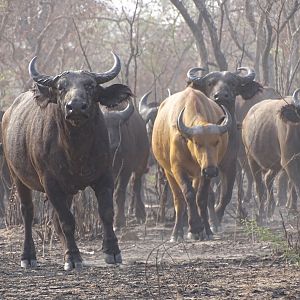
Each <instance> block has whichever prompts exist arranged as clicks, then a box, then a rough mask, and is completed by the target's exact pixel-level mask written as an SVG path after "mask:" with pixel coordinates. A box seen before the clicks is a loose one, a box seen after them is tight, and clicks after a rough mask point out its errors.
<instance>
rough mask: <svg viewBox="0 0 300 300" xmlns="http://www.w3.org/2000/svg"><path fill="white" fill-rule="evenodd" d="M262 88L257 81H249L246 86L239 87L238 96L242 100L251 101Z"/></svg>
mask: <svg viewBox="0 0 300 300" xmlns="http://www.w3.org/2000/svg"><path fill="white" fill-rule="evenodd" d="M262 89H263V86H262V85H261V84H260V83H259V82H257V81H250V82H249V83H247V84H244V85H240V86H239V88H238V91H237V93H238V95H241V96H242V97H243V99H244V100H248V99H251V98H252V97H253V96H254V95H256V94H257V93H258V92H260V91H262Z"/></svg>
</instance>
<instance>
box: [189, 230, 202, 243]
mask: <svg viewBox="0 0 300 300" xmlns="http://www.w3.org/2000/svg"><path fill="white" fill-rule="evenodd" d="M187 239H188V240H194V241H199V240H200V241H203V240H204V234H203V232H202V233H198V232H197V233H192V232H188V234H187Z"/></svg>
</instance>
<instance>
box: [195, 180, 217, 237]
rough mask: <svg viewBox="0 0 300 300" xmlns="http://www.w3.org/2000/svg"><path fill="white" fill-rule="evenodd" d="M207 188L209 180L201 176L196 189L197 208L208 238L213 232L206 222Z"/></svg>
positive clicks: (208, 187)
mask: <svg viewBox="0 0 300 300" xmlns="http://www.w3.org/2000/svg"><path fill="white" fill-rule="evenodd" d="M209 189H210V180H209V179H205V178H203V179H202V180H201V181H200V186H199V188H198V191H197V195H196V199H197V205H198V208H199V210H200V215H201V217H202V219H203V223H204V228H205V232H206V236H207V238H208V239H211V238H212V236H213V233H212V231H211V229H210V225H209V222H208V211H207V201H208V193H209Z"/></svg>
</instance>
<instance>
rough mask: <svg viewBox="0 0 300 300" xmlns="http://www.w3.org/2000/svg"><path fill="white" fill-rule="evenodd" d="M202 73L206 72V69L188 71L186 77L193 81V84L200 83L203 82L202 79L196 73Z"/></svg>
mask: <svg viewBox="0 0 300 300" xmlns="http://www.w3.org/2000/svg"><path fill="white" fill-rule="evenodd" d="M200 71H204V72H205V71H206V69H203V68H198V67H196V68H191V69H189V70H188V72H187V74H186V76H187V78H188V79H189V80H190V81H191V82H195V81H200V80H201V77H198V76H196V73H197V72H200Z"/></svg>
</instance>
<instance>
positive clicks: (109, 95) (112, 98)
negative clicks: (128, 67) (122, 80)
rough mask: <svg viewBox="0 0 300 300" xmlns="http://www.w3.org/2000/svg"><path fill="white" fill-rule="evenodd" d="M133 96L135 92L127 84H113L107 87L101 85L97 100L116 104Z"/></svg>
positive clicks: (103, 103)
mask: <svg viewBox="0 0 300 300" xmlns="http://www.w3.org/2000/svg"><path fill="white" fill-rule="evenodd" d="M132 96H133V93H132V91H131V90H130V88H129V87H128V86H127V85H124V84H113V85H110V86H108V87H105V88H104V87H101V86H99V89H98V92H97V101H99V102H100V104H102V105H105V106H115V105H117V104H119V103H120V102H122V101H124V100H127V99H128V98H129V97H132Z"/></svg>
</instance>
